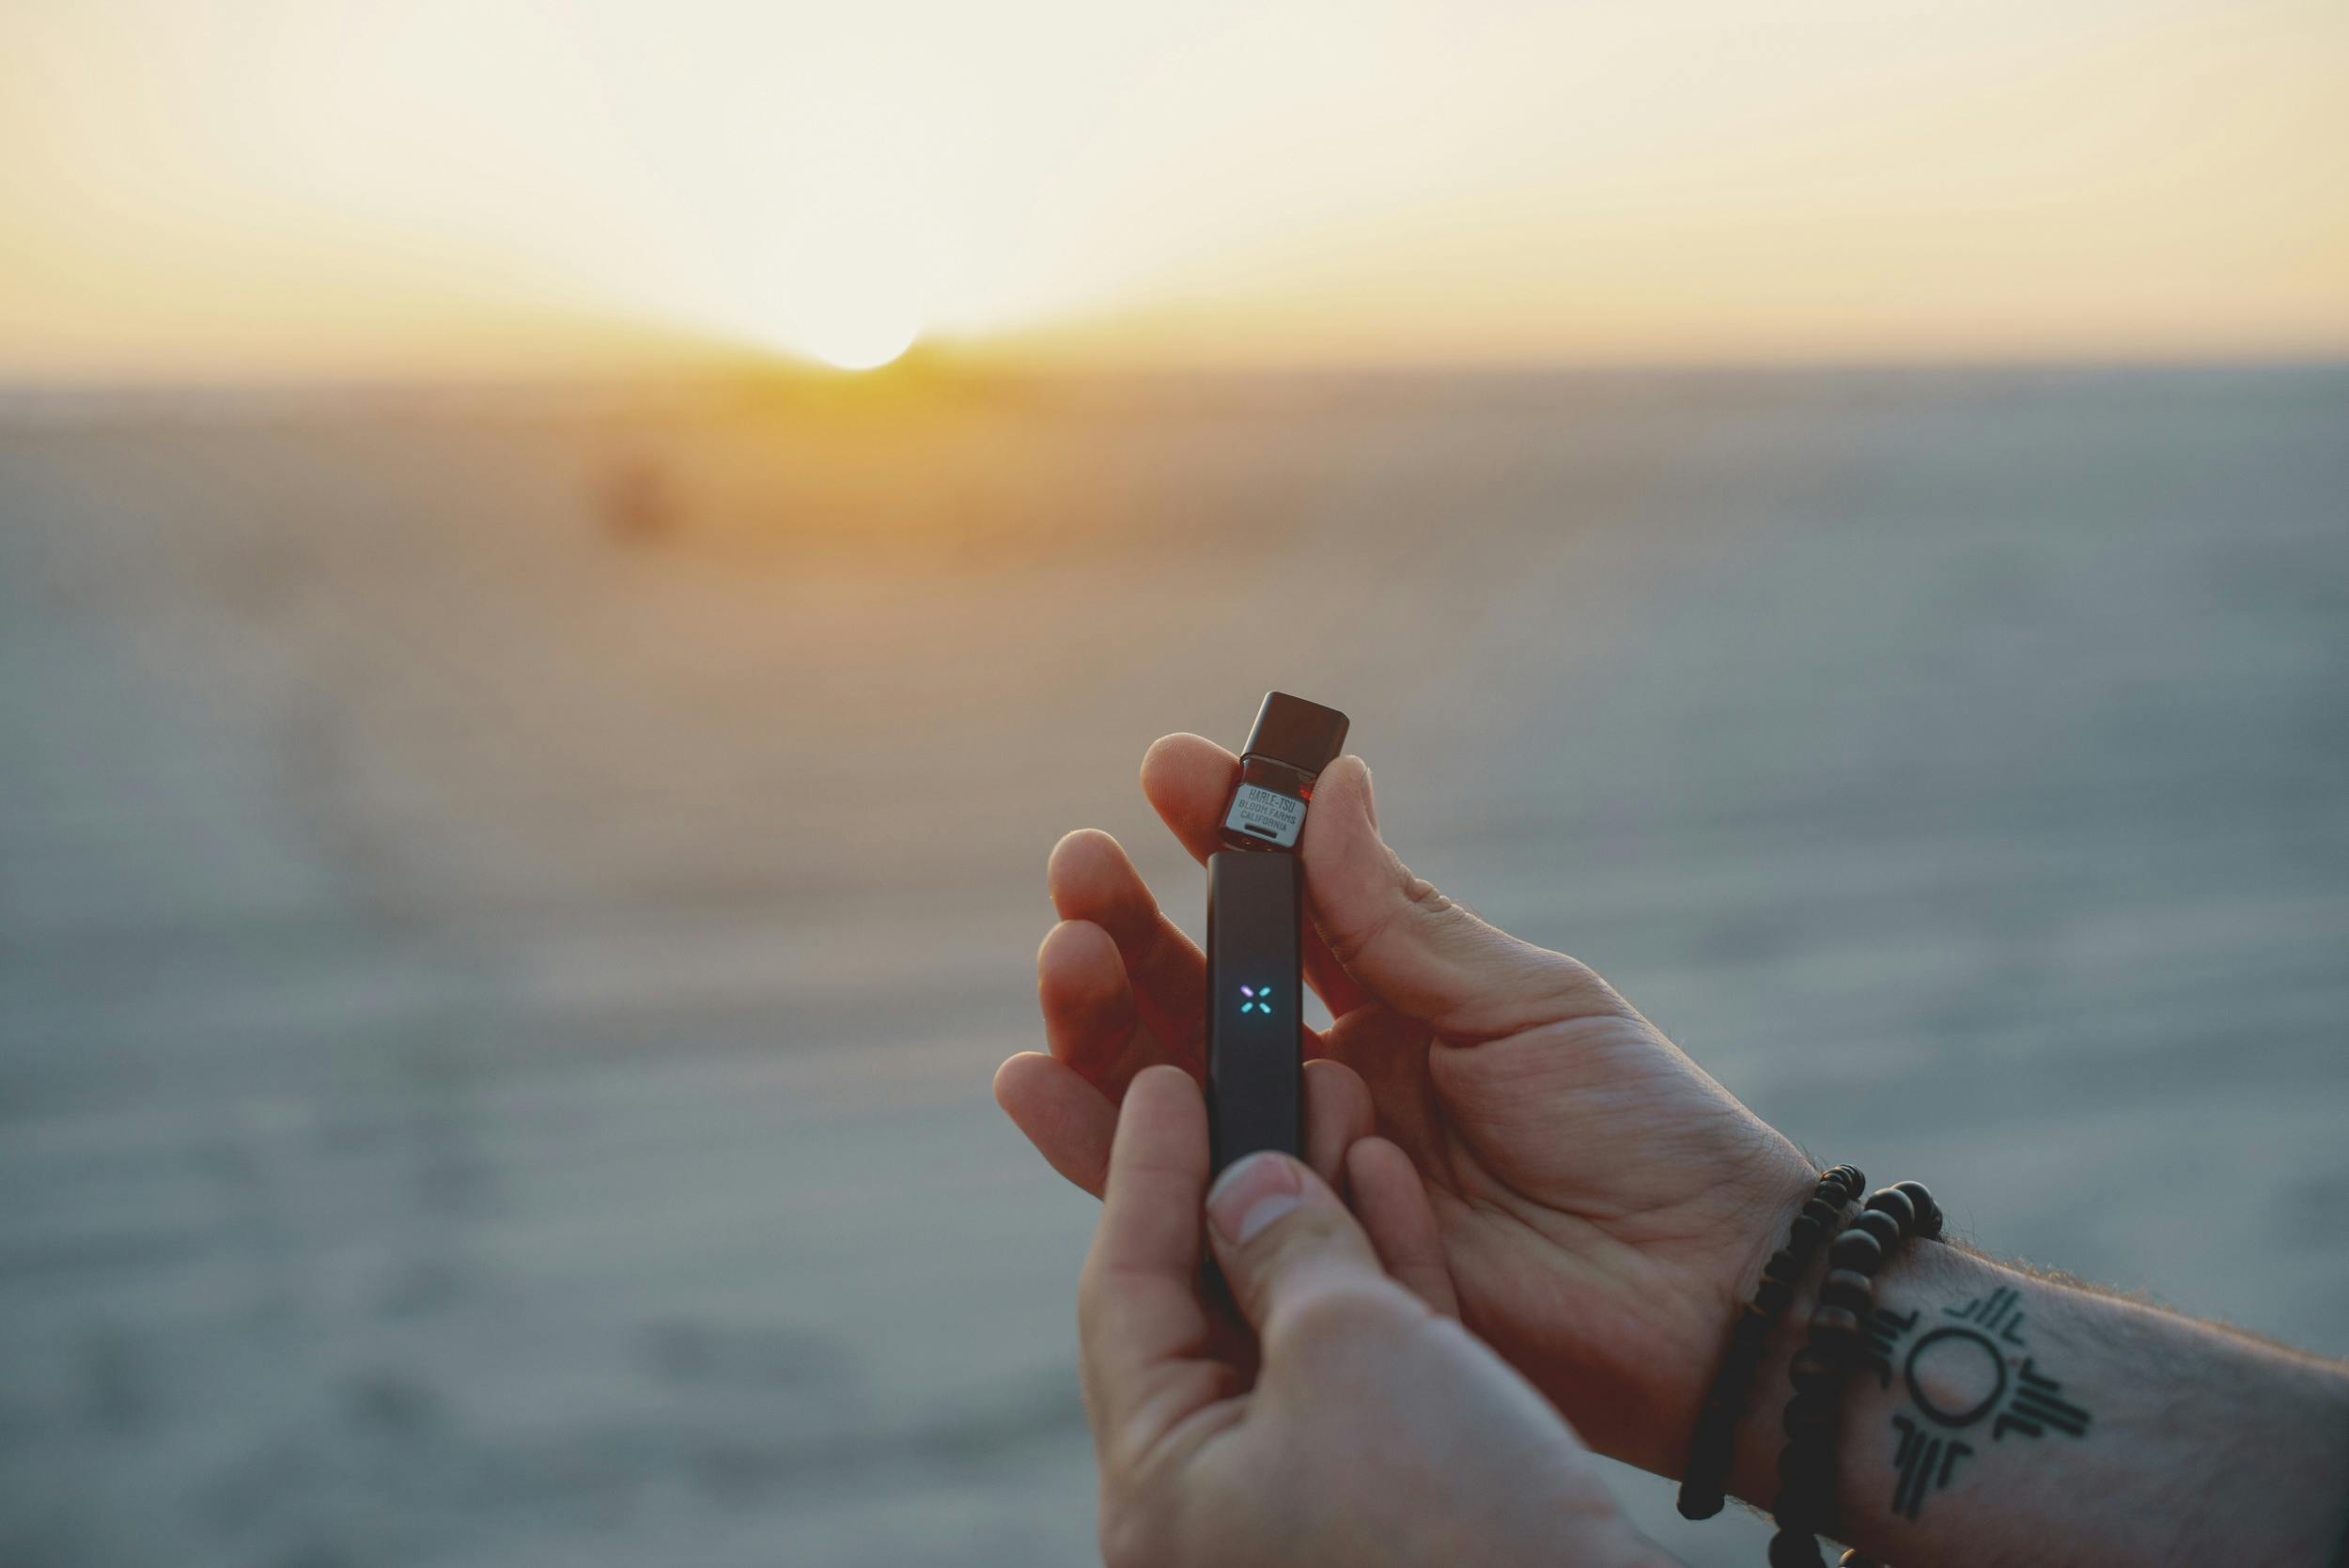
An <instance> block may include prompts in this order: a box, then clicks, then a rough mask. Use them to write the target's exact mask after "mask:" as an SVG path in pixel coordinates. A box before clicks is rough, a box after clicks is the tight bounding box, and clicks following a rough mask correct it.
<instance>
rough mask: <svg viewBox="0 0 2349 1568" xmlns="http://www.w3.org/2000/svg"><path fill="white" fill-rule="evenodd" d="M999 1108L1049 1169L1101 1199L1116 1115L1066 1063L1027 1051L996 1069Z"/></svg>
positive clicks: (1099, 1093) (994, 1086) (1098, 1092)
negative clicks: (1041, 1157)
mask: <svg viewBox="0 0 2349 1568" xmlns="http://www.w3.org/2000/svg"><path fill="white" fill-rule="evenodd" d="M993 1088H994V1094H995V1103H996V1104H997V1105H999V1106H1001V1107H1003V1114H1004V1115H1006V1116H1008V1117H1010V1118H1011V1122H1012V1126H1016V1127H1018V1128H1019V1130H1020V1132H1021V1133H1022V1134H1024V1135H1025V1136H1026V1138H1027V1140H1028V1141H1029V1142H1031V1143H1033V1144H1034V1145H1035V1149H1036V1152H1037V1153H1038V1154H1040V1155H1042V1156H1043V1157H1044V1159H1045V1163H1046V1164H1048V1165H1050V1166H1051V1168H1052V1169H1053V1170H1055V1171H1057V1172H1060V1173H1061V1174H1062V1175H1063V1176H1066V1178H1067V1179H1068V1180H1069V1181H1070V1182H1072V1183H1074V1184H1075V1185H1076V1186H1078V1187H1080V1188H1083V1189H1084V1190H1085V1191H1087V1192H1090V1193H1092V1194H1093V1195H1094V1196H1096V1197H1099V1196H1100V1193H1101V1186H1102V1182H1103V1180H1104V1178H1105V1177H1106V1176H1107V1174H1108V1171H1109V1160H1110V1142H1111V1139H1112V1133H1113V1132H1114V1130H1115V1127H1116V1126H1117V1110H1116V1108H1114V1107H1113V1106H1112V1105H1111V1104H1110V1102H1109V1100H1108V1099H1107V1098H1105V1097H1104V1096H1103V1095H1102V1094H1101V1092H1100V1091H1099V1090H1097V1089H1096V1088H1095V1087H1094V1086H1093V1085H1092V1084H1090V1083H1088V1082H1086V1081H1085V1079H1084V1077H1083V1075H1081V1074H1080V1073H1078V1072H1077V1071H1076V1070H1075V1069H1074V1068H1072V1067H1070V1066H1069V1065H1068V1064H1067V1063H1064V1062H1060V1061H1057V1060H1055V1059H1054V1058H1052V1057H1050V1056H1047V1055H1046V1054H1045V1053H1044V1052H1042V1051H1034V1050H1025V1051H1020V1052H1018V1053H1017V1054H1015V1055H1013V1056H1011V1057H1009V1058H1007V1059H1006V1060H1005V1061H1004V1062H1003V1065H1001V1066H999V1067H997V1068H996V1069H995V1080H994V1085H993Z"/></svg>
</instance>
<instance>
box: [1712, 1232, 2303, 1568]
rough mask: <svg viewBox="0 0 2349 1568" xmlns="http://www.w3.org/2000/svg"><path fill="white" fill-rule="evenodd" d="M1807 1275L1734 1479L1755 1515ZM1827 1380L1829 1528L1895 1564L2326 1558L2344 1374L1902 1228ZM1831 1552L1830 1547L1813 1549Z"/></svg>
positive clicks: (1766, 1375)
mask: <svg viewBox="0 0 2349 1568" xmlns="http://www.w3.org/2000/svg"><path fill="white" fill-rule="evenodd" d="M1822 1277H1823V1275H1822V1273H1821V1271H1820V1269H1818V1268H1816V1267H1814V1268H1813V1269H1812V1271H1811V1273H1810V1274H1809V1275H1808V1276H1807V1277H1806V1278H1805V1279H1804V1281H1802V1283H1801V1285H1800V1287H1799V1288H1798V1289H1797V1292H1796V1295H1795V1299H1794V1302H1793V1304H1792V1306H1791V1307H1790V1309H1789V1311H1788V1312H1787V1313H1786V1315H1785V1317H1784V1318H1783V1319H1782V1320H1781V1323H1780V1324H1779V1326H1778V1328H1777V1331H1776V1332H1775V1333H1773V1335H1772V1336H1771V1339H1770V1342H1769V1348H1768V1351H1767V1354H1766V1357H1765V1358H1764V1362H1763V1368H1762V1372H1761V1374H1760V1376H1759V1378H1758V1379H1757V1381H1756V1384H1755V1391H1754V1397H1753V1399H1752V1400H1751V1401H1750V1404H1749V1405H1748V1406H1747V1410H1746V1413H1745V1417H1744V1419H1743V1420H1742V1421H1740V1422H1739V1425H1738V1435H1737V1444H1736V1457H1735V1463H1734V1465H1733V1467H1732V1469H1731V1474H1730V1490H1731V1491H1732V1492H1734V1493H1735V1495H1737V1496H1738V1497H1741V1498H1746V1499H1747V1500H1748V1501H1750V1502H1752V1503H1754V1504H1755V1505H1756V1506H1758V1507H1766V1506H1767V1504H1768V1502H1769V1500H1770V1499H1771V1498H1772V1497H1773V1496H1774V1495H1775V1493H1776V1490H1777V1462H1778V1455H1779V1452H1780V1450H1781V1447H1782V1446H1783V1445H1784V1442H1785V1435H1784V1431H1783V1427H1782V1424H1781V1423H1782V1421H1783V1414H1784V1410H1785V1406H1786V1405H1787V1403H1788V1401H1789V1398H1790V1396H1791V1392H1792V1390H1791V1387H1790V1382H1789V1378H1788V1374H1787V1368H1788V1363H1789V1362H1790V1361H1791V1360H1792V1359H1793V1357H1794V1354H1795V1352H1796V1351H1797V1350H1798V1349H1799V1348H1801V1346H1802V1345H1803V1343H1805V1340H1806V1337H1807V1333H1806V1330H1807V1326H1808V1323H1809V1320H1810V1315H1811V1312H1812V1307H1813V1306H1814V1305H1815V1304H1816V1300H1817V1293H1818V1288H1819V1281H1820V1280H1821V1278H1822ZM1875 1283H1876V1303H1877V1312H1878V1314H1879V1318H1878V1330H1879V1331H1878V1334H1877V1336H1876V1337H1877V1343H1879V1344H1880V1345H1883V1346H1884V1347H1885V1348H1886V1354H1885V1355H1884V1357H1883V1358H1882V1359H1881V1360H1880V1361H1878V1362H1877V1363H1875V1364H1874V1365H1870V1364H1868V1363H1865V1362H1863V1363H1862V1364H1861V1365H1859V1366H1858V1367H1856V1368H1855V1369H1854V1370H1853V1371H1852V1372H1851V1373H1850V1374H1849V1375H1848V1376H1847V1377H1846V1379H1845V1380H1844V1383H1843V1390H1842V1393H1841V1410H1842V1415H1843V1421H1842V1423H1841V1430H1842V1437H1841V1440H1840V1443H1839V1446H1838V1450H1837V1455H1836V1458H1837V1463H1836V1497H1837V1502H1838V1509H1839V1514H1840V1519H1841V1524H1840V1527H1839V1529H1838V1531H1837V1534H1838V1537H1839V1538H1840V1539H1842V1540H1843V1541H1845V1542H1848V1543H1850V1544H1852V1545H1858V1546H1859V1547H1861V1548H1862V1549H1863V1550H1865V1551H1867V1552H1868V1553H1869V1554H1870V1555H1871V1556H1874V1557H1875V1558H1876V1559H1878V1560H1888V1559H1889V1560H1893V1561H1897V1562H1900V1563H1902V1564H1904V1565H1905V1568H1932V1565H1934V1564H1936V1563H1956V1562H1965V1563H1972V1564H1979V1563H1983V1562H2004V1561H2017V1562H2021V1561H2044V1560H2049V1559H2051V1558H2060V1559H2061V1560H2064V1561H2067V1562H2078V1563H2082V1564H2101V1563H2112V1564H2123V1563H2126V1564H2131V1565H2134V1568H2145V1565H2151V1564H2159V1563H2168V1562H2177V1563H2192V1562H2206V1561H2221V1560H2224V1561H2239V1562H2245V1563H2265V1562H2275V1563H2285V1562H2304V1561H2306V1562H2316V1561H2325V1560H2327V1558H2326V1554H2327V1553H2330V1552H2336V1551H2339V1550H2341V1532H2342V1530H2343V1529H2344V1528H2349V1520H2344V1519H2343V1518H2342V1517H2341V1514H2342V1513H2343V1506H2344V1505H2343V1504H2342V1501H2341V1476H2342V1475H2344V1474H2349V1369H2344V1368H2342V1367H2341V1366H2338V1365H2334V1364H2332V1363H2327V1362H2322V1361H2318V1360H2316V1359H2314V1358H2305V1357H2300V1356H2297V1355H2295V1354H2294V1353H2291V1352H2287V1351H2282V1350H2279V1349H2277V1348H2274V1347H2271V1346H2267V1345H2263V1344H2260V1343H2256V1342H2251V1341H2248V1340H2245V1339H2243V1338H2241V1337H2239V1336H2236V1335H2233V1334H2232V1333H2229V1332H2227V1331H2225V1330H2220V1329H2214V1328H2212V1327H2208V1326H2206V1325H2202V1324H2198V1323H2194V1322H2192V1321H2191V1320H2188V1319H2186V1318H2181V1317H2177V1316H2174V1315H2172V1314H2170V1313H2167V1312H2159V1311H2157V1310H2155V1309H2151V1308H2147V1307H2144V1306H2141V1305H2139V1304H2138V1303H2135V1302H2129V1301H2123V1300H2118V1299H2115V1298H2113V1297H2110V1296H2104V1295H2101V1294H2098V1293H2096V1292H2093V1291H2089V1290H2082V1289H2078V1288H2075V1287H2073V1286H2070V1285H2067V1284H2061V1283H2058V1282H2056V1281H2049V1280H2045V1279H2041V1278H2038V1277H2036V1276H2033V1275H2030V1274H2028V1273H2025V1272H2022V1271H2021V1270H2018V1269H2014V1268H2010V1267H2006V1266H2003V1265H1999V1264H1996V1263H1993V1262H1991V1261H1990V1260H1988V1259H1986V1258H1983V1257H1981V1256H1979V1255H1978V1254H1975V1253H1972V1252H1969V1251H1968V1250H1965V1249H1963V1248H1960V1247H1954V1246H1951V1245H1949V1244H1946V1243H1932V1242H1919V1241H1916V1240H1913V1239H1912V1240H1911V1241H1910V1242H1908V1243H1907V1244H1906V1245H1905V1246H1904V1247H1902V1248H1901V1249H1900V1250H1899V1251H1898V1252H1896V1253H1895V1254H1894V1256H1893V1257H1892V1258H1891V1259H1890V1260H1889V1261H1888V1262H1887V1264H1886V1265H1885V1266H1884V1268H1883V1269H1882V1270H1880V1271H1879V1273H1878V1274H1877V1276H1876V1279H1875ZM1830 1560H1831V1558H1830Z"/></svg>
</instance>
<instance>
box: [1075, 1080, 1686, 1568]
mask: <svg viewBox="0 0 2349 1568" xmlns="http://www.w3.org/2000/svg"><path fill="white" fill-rule="evenodd" d="M1399 1157H1400V1156H1399V1154H1398V1153H1397V1152H1396V1151H1395V1150H1394V1149H1393V1147H1392V1145H1380V1144H1378V1143H1377V1141H1375V1140H1369V1141H1362V1142H1359V1143H1357V1144H1356V1145H1355V1148H1354V1152H1353V1154H1352V1156H1351V1157H1350V1158H1349V1160H1348V1161H1347V1163H1348V1165H1349V1166H1355V1165H1362V1166H1366V1167H1371V1168H1375V1167H1376V1166H1377V1165H1379V1164H1381V1163H1384V1162H1385V1161H1387V1160H1389V1159H1392V1158H1399ZM1375 1180H1376V1178H1375V1177H1374V1181H1375ZM1412 1191H1413V1194H1414V1195H1415V1200H1416V1203H1418V1204H1419V1205H1420V1212H1419V1214H1418V1215H1416V1216H1398V1217H1397V1218H1399V1219H1402V1220H1403V1222H1404V1223H1406V1224H1407V1225H1408V1224H1413V1223H1417V1224H1423V1225H1424V1224H1431V1223H1432V1222H1433V1217H1432V1215H1429V1214H1427V1213H1426V1211H1425V1209H1424V1203H1425V1199H1424V1197H1423V1196H1416V1192H1417V1188H1416V1184H1415V1183H1414V1184H1412ZM1203 1199H1204V1200H1205V1219H1206V1225H1205V1229H1206V1233H1207V1241H1208V1243H1209V1245H1210V1246H1211V1247H1212V1249H1213V1251H1214V1255H1215V1259H1216V1262H1217V1264H1218V1265H1220V1267H1221V1276H1222V1278H1223V1280H1224V1281H1227V1282H1228V1285H1229V1288H1230V1291H1231V1295H1232V1297H1233V1299H1234V1300H1235V1302H1236V1303H1237V1310H1238V1312H1240V1313H1241V1314H1242V1316H1243V1317H1244V1319H1245V1321H1246V1323H1247V1325H1248V1326H1249V1328H1250V1329H1251V1331H1252V1336H1253V1338H1254V1340H1255V1341H1256V1342H1257V1343H1260V1344H1261V1346H1262V1358H1261V1364H1260V1365H1259V1366H1257V1367H1255V1368H1253V1369H1250V1368H1246V1367H1242V1366H1240V1365H1237V1364H1236V1363H1234V1362H1233V1361H1231V1360H1230V1359H1228V1358H1224V1357H1222V1356H1221V1355H1219V1354H1218V1353H1217V1352H1216V1350H1215V1349H1214V1348H1213V1345H1214V1342H1215V1340H1216V1338H1217V1336H1216V1332H1215V1328H1214V1325H1213V1317H1212V1313H1211V1311H1210V1305H1209V1301H1208V1299H1207V1297H1206V1296H1205V1295H1204V1294H1203V1291H1202V1286H1201V1282H1200V1272H1199V1256H1200V1248H1201V1239H1202V1238H1201V1231H1202V1228H1203V1225H1202V1203H1203ZM1078 1321H1079V1324H1080V1339H1081V1350H1082V1357H1081V1372H1082V1376H1083V1382H1084V1390H1085V1404H1086V1407H1087V1409H1088V1410H1089V1411H1090V1412H1091V1415H1092V1418H1093V1429H1094V1436H1095V1444H1096V1448H1097V1452H1098V1455H1099V1460H1100V1472H1101V1549H1102V1557H1103V1559H1104V1560H1105V1561H1107V1562H1108V1563H1109V1564H1110V1565H1111V1568H1190V1565H1192V1564H1196V1565H1199V1568H1253V1565H1263V1568H1274V1565H1283V1568H1286V1565H1293V1564H1317V1563H1327V1564H1331V1565H1333V1568H1334V1565H1339V1564H1344V1565H1346V1568H1382V1565H1386V1564H1394V1565H1397V1568H1400V1565H1403V1564H1412V1563H1426V1562H1439V1561H1441V1562H1476V1563H1481V1564H1488V1565H1494V1568H1511V1565H1514V1564H1524V1565H1527V1568H1532V1565H1534V1564H1555V1563H1558V1562H1561V1561H1565V1562H1575V1563H1581V1564H1588V1565H1591V1568H1634V1565H1642V1564H1656V1563H1660V1562H1663V1561H1666V1560H1667V1559H1665V1558H1663V1557H1662V1556H1661V1555H1660V1554H1659V1553H1657V1551H1656V1549H1655V1548H1654V1547H1653V1546H1652V1545H1650V1544H1649V1543H1647V1542H1646V1541H1644V1540H1642V1539H1641V1537H1640V1536H1639V1535H1638V1534H1637V1532H1635V1531H1634V1530H1632V1529H1630V1527H1629V1526H1628V1525H1627V1524H1626V1522H1625V1521H1624V1519H1623V1517H1622V1516H1621V1514H1619V1513H1618V1512H1617V1510H1616V1507H1615V1504H1614V1501H1613V1499H1612V1498H1610V1495H1609V1494H1608V1491H1607V1488H1606V1486H1605V1485H1604V1483H1602V1482H1601V1481H1600V1480H1599V1478H1598V1477H1597V1475H1596V1474H1595V1471H1594V1469H1593V1467H1592V1464H1591V1458H1590V1454H1589V1453H1588V1452H1587V1451H1585V1450H1584V1449H1583V1448H1582V1446H1581V1444H1580V1443H1579V1442H1578V1441H1577V1440H1576V1438H1575V1436H1574V1435H1573V1433H1572V1432H1571V1431H1569V1430H1568V1428H1567V1426H1566V1424H1565V1422H1564V1421H1561V1420H1560V1419H1559V1418H1558V1415H1557V1413H1556V1412H1555V1411H1554V1410H1553V1409H1551V1408H1550V1406H1549V1405H1548V1404H1547V1403H1545V1402H1544V1401H1543V1399H1542V1398H1541V1396H1540V1395H1539V1394H1537V1393H1536V1392H1534V1390H1533V1389H1532V1387H1531V1386H1529V1385H1528V1384H1527V1383H1526V1382H1525V1380H1524V1379H1523V1378H1522V1377H1520V1376H1518V1375H1517V1374H1516V1373H1515V1372H1513V1371H1511V1370H1510V1368H1509V1367H1508V1365H1507V1364H1506V1363H1505V1362H1503V1361H1502V1360H1501V1358H1500V1357H1498V1356H1496V1355H1494V1354H1493V1352H1492V1351H1491V1350H1490V1349H1488V1348H1487V1347H1486V1346H1485V1345H1484V1344H1482V1343H1479V1342H1478V1341H1477V1340H1476V1339H1475V1338H1474V1337H1473V1336H1471V1335H1470V1334H1469V1333H1467V1332H1466V1331H1465V1330H1463V1329H1462V1328H1461V1327H1460V1326H1459V1324H1458V1323H1457V1322H1455V1320H1453V1319H1451V1318H1449V1317H1447V1316H1445V1315H1444V1314H1443V1313H1441V1312H1438V1311H1436V1310H1434V1309H1433V1308H1432V1307H1430V1305H1429V1304H1428V1303H1427V1302H1426V1301H1424V1300H1423V1299H1422V1298H1421V1297H1419V1296H1416V1295H1414V1294H1413V1293H1412V1292H1411V1291H1410V1290H1408V1289H1407V1288H1406V1287H1405V1286H1403V1285H1402V1284H1401V1283H1399V1282H1398V1281H1394V1280H1393V1279H1392V1278H1390V1277H1389V1276H1388V1274H1387V1273H1386V1272H1385V1270H1384V1269H1383V1267H1382V1266H1381V1264H1380V1260H1379V1257H1378V1255H1377V1252H1376V1251H1375V1250H1373V1248H1372V1246H1371V1243H1370V1238H1369V1236H1368V1235H1367V1234H1364V1232H1363V1230H1362V1228H1361V1225H1360V1224H1359V1223H1358V1222H1357V1221H1356V1219H1355V1218H1354V1217H1353V1216H1352V1215H1351V1214H1349V1213H1348V1212H1347V1211H1346V1205H1345V1203H1342V1202H1341V1201H1340V1200H1339V1198H1338V1195H1337V1194H1336V1193H1335V1192H1334V1191H1332V1190H1331V1189H1330V1187H1329V1185H1328V1184H1327V1183H1325V1182H1323V1181H1322V1180H1321V1179H1320V1178H1319V1177H1318V1176H1316V1175H1315V1174H1314V1173H1313V1172H1311V1171H1309V1170H1307V1169H1306V1168H1305V1167H1304V1166H1302V1165H1301V1164H1299V1162H1298V1161H1296V1160H1293V1159H1289V1158H1287V1157H1284V1156H1281V1155H1259V1156H1257V1157H1255V1158H1253V1159H1252V1160H1244V1161H1241V1162H1239V1163H1238V1164H1237V1165H1235V1166H1234V1167H1233V1168H1232V1169H1231V1170H1230V1171H1228V1172H1225V1174H1224V1176H1223V1178H1222V1179H1221V1181H1219V1182H1218V1183H1217V1184H1216V1187H1215V1189H1214V1191H1213V1193H1212V1195H1209V1193H1208V1188H1207V1120H1206V1106H1205V1104H1204V1102H1203V1101H1202V1099H1201V1097H1200V1093H1199V1087H1198V1085H1197V1084H1196V1083H1194V1082H1193V1081H1192V1080H1191V1079H1190V1078H1189V1077H1188V1076H1186V1075H1185V1074H1183V1073H1181V1072H1178V1071H1176V1070H1175V1069H1173V1068H1171V1067H1167V1066H1158V1067H1151V1068H1148V1069H1145V1070H1144V1071H1143V1072H1142V1073H1141V1074H1139V1075H1138V1076H1137V1077H1136V1078H1135V1079H1133V1081H1132V1083H1131V1084H1130V1085H1129V1087H1128V1092H1127V1094H1126V1095H1125V1096H1124V1105H1123V1108H1122V1111H1121V1114H1120V1116H1119V1118H1118V1121H1117V1127H1116V1135H1115V1141H1114V1144H1113V1146H1112V1153H1111V1155H1110V1158H1109V1164H1108V1172H1107V1182H1106V1194H1105V1202H1104V1203H1103V1204H1102V1210H1101V1221H1100V1225H1099V1228H1098V1230H1097V1233H1096V1234H1095V1237H1094V1244H1093V1251H1092V1254H1091V1256H1090V1257H1089V1258H1088V1259H1087V1260H1086V1264H1085V1270H1084V1277H1083V1282H1082V1284H1081V1288H1080V1292H1079V1296H1078Z"/></svg>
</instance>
